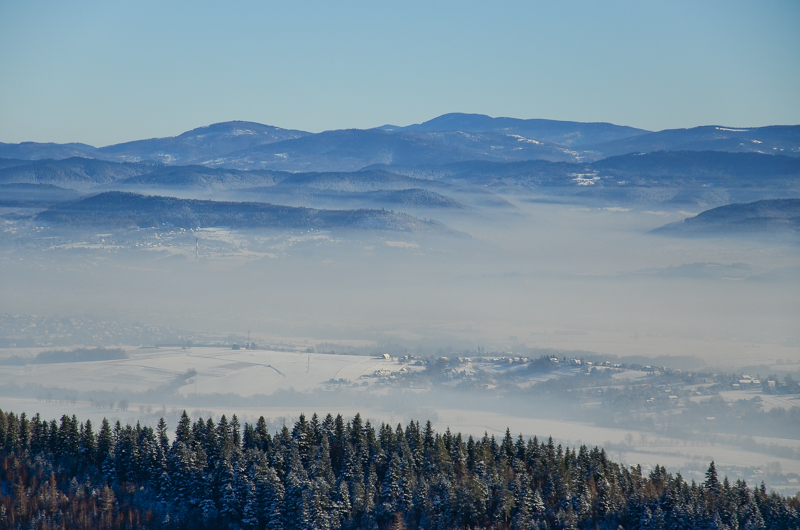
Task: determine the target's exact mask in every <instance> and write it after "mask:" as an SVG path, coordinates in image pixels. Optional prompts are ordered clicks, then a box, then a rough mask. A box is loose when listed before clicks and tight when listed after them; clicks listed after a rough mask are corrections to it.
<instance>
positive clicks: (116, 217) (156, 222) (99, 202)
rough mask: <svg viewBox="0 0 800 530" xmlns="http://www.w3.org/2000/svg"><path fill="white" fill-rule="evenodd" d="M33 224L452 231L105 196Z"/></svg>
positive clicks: (433, 225) (250, 206) (234, 205)
mask: <svg viewBox="0 0 800 530" xmlns="http://www.w3.org/2000/svg"><path fill="white" fill-rule="evenodd" d="M37 220H39V221H43V222H48V223H53V224H61V225H68V226H70V227H81V226H86V227H93V228H94V227H110V228H137V227H138V228H149V227H162V226H171V227H176V228H186V229H189V228H197V227H215V226H229V227H231V228H275V229H309V228H314V229H319V230H332V229H362V230H363V229H368V230H381V231H401V232H416V233H427V232H430V233H440V232H445V233H447V232H452V231H451V230H450V229H448V228H447V227H446V226H445V225H443V224H441V223H438V222H436V221H423V220H420V219H417V218H415V217H412V216H410V215H407V214H404V213H395V212H391V211H386V210H366V209H359V210H316V209H312V208H297V207H291V206H275V205H272V204H264V203H253V202H221V201H199V200H186V199H176V198H174V197H159V196H146V195H140V194H136V193H126V192H118V191H113V192H105V193H101V194H98V195H94V196H92V197H88V198H85V199H80V200H77V201H74V202H68V203H63V204H60V205H56V206H53V207H51V208H49V209H47V210H45V211H43V212H41V213H39V214H38V216H37Z"/></svg>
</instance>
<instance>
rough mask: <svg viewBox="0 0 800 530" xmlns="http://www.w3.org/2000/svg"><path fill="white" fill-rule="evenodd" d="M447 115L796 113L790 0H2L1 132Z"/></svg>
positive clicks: (153, 131) (107, 131)
mask: <svg viewBox="0 0 800 530" xmlns="http://www.w3.org/2000/svg"><path fill="white" fill-rule="evenodd" d="M446 112H475V113H482V114H489V115H492V116H512V117H519V118H550V119H561V120H575V121H609V122H613V123H618V124H624V125H632V126H636V127H642V128H646V129H653V130H658V129H664V128H676V127H692V126H696V125H703V124H721V125H730V126H758V125H767V124H778V123H780V124H797V123H800V2H796V1H785V2H767V1H762V2H735V1H724V2H720V1H702V2H696V1H693V2H682V1H675V0H673V1H669V2H649V1H647V2H644V1H641V2H615V1H604V2H599V1H598V2H588V1H586V2H532V1H529V2H466V1H459V2H445V1H440V2H430V1H427V2H415V1H403V2H366V1H364V2H348V1H339V2H306V1H292V2H288V1H287V2H267V1H259V2H247V1H239V2H225V3H223V2H202V1H193V2H182V1H169V2H163V1H160V2H148V1H142V0H140V1H136V2H128V1H113V2H108V1H102V2H80V1H76V2H39V1H32V0H26V1H11V0H7V1H4V2H2V3H0V141H2V142H19V141H26V140H31V141H41V142H43V141H54V142H68V141H80V142H86V143H90V144H92V145H107V144H111V143H117V142H122V141H127V140H134V139H140V138H149V137H157V136H171V135H175V134H179V133H181V132H183V131H186V130H188V129H191V128H194V127H198V126H201V125H207V124H209V123H214V122H219V121H226V120H234V119H240V120H249V121H257V122H261V123H267V124H270V125H277V126H279V127H285V128H293V129H302V130H308V131H315V132H316V131H322V130H326V129H338V128H350V127H358V128H367V127H375V126H379V125H382V124H385V123H393V124H397V125H407V124H410V123H417V122H420V121H424V120H427V119H430V118H433V117H435V116H438V115H441V114H444V113H446Z"/></svg>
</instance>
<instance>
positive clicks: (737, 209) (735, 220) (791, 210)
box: [652, 199, 800, 236]
mask: <svg viewBox="0 0 800 530" xmlns="http://www.w3.org/2000/svg"><path fill="white" fill-rule="evenodd" d="M652 232H653V233H655V234H662V235H669V236H708V235H736V234H752V233H793V234H800V199H772V200H763V201H755V202H751V203H746V204H728V205H725V206H720V207H718V208H713V209H711V210H706V211H705V212H702V213H700V214H698V215H696V216H694V217H689V218H687V219H684V220H683V221H679V222H677V223H670V224H668V225H664V226H662V227H660V228H656V229H655V230H653V231H652Z"/></svg>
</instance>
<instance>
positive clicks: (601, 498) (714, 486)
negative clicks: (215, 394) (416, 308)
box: [0, 411, 800, 530]
mask: <svg viewBox="0 0 800 530" xmlns="http://www.w3.org/2000/svg"><path fill="white" fill-rule="evenodd" d="M0 455H1V456H2V458H1V460H2V462H1V463H2V467H1V468H0V527H2V528H203V527H205V528H270V529H285V530H294V529H306V528H315V529H338V528H342V529H355V528H369V529H378V528H380V529H383V528H409V529H417V528H425V529H434V528H440V529H449V528H498V529H510V528H513V529H536V528H539V529H562V528H563V529H567V528H575V529H577V528H586V529H595V528H599V529H615V530H616V529H619V528H623V529H666V528H670V529H726V528H727V529H730V530H735V529H776V530H777V529H793V528H800V515H799V514H798V498H797V497H792V498H787V497H783V496H780V495H778V494H776V493H768V492H767V491H766V489H765V487H764V486H763V484H762V485H761V487H756V488H752V489H751V488H749V487H748V486H747V484H745V483H744V482H742V481H737V482H735V483H730V482H729V481H728V480H727V478H726V479H723V480H722V481H720V480H719V479H718V477H717V473H716V470H715V467H714V463H713V462H712V463H711V465H710V466H709V469H708V472H707V473H706V479H705V481H704V482H703V483H701V484H697V483H695V482H694V481H692V482H690V483H689V482H686V481H685V480H684V479H683V478H682V477H681V476H680V474H676V475H673V474H671V473H667V471H666V470H665V469H664V468H663V467H659V466H656V468H655V469H653V470H652V472H650V473H649V474H645V473H643V472H642V470H641V467H639V466H637V467H624V466H621V465H619V464H616V463H614V462H611V461H610V460H609V459H608V457H607V456H606V454H605V452H604V451H603V450H602V449H600V448H597V447H595V448H588V447H586V446H581V447H580V448H578V449H573V448H569V447H566V448H565V447H562V446H561V445H558V446H556V445H555V444H554V442H553V440H552V438H550V439H548V440H547V441H544V440H542V441H540V440H538V439H537V438H536V437H534V438H531V439H527V440H526V439H524V438H523V437H522V436H521V435H520V436H518V437H517V438H514V437H512V435H511V433H510V431H509V430H507V431H506V435H505V436H504V437H502V438H501V439H495V438H494V437H493V436H487V435H484V436H483V437H482V438H478V439H474V438H473V437H471V436H470V437H468V438H467V439H464V437H463V436H462V435H461V434H460V433H459V434H453V433H451V432H450V430H449V429H448V430H446V431H445V432H444V433H438V432H435V431H434V430H433V428H432V427H431V423H430V422H427V424H425V425H424V426H422V425H420V423H419V422H414V421H412V422H410V423H409V424H408V425H407V426H406V427H405V428H403V427H402V426H401V425H400V424H398V425H397V426H396V427H392V426H390V425H386V424H381V425H380V426H379V427H376V426H374V425H371V424H370V422H369V421H366V422H364V421H363V420H362V418H361V417H360V416H359V415H356V416H355V417H354V418H352V419H351V420H349V421H346V420H345V419H343V418H342V416H341V415H339V416H336V417H335V418H334V417H333V416H331V415H328V416H326V417H325V418H324V419H322V420H320V419H319V418H318V417H317V416H316V415H314V416H313V417H312V418H311V420H310V421H308V420H307V419H306V418H305V417H304V416H301V417H300V419H299V421H297V422H296V423H295V424H294V425H293V426H292V427H291V428H289V427H287V426H284V427H283V428H282V429H281V430H279V431H277V432H274V433H271V432H270V431H269V429H268V427H267V423H266V421H265V420H264V418H263V417H262V418H260V419H259V420H258V422H256V423H255V424H247V423H245V424H244V425H241V424H240V422H239V420H238V419H237V417H236V416H235V415H234V416H233V417H232V418H231V419H230V420H228V419H227V418H226V417H225V416H222V418H220V420H219V421H218V422H217V423H214V421H213V420H212V419H210V418H209V419H207V420H203V419H198V420H196V421H194V422H193V421H192V420H191V419H190V417H189V416H188V415H187V414H186V412H184V413H183V415H182V417H181V419H180V421H179V423H178V426H177V429H176V431H175V435H174V436H173V439H172V441H170V439H169V437H168V432H167V425H166V422H164V420H163V419H162V420H161V421H160V422H159V423H158V425H157V427H156V428H155V429H153V428H150V427H143V426H141V425H140V424H138V423H137V425H136V426H131V425H125V426H122V425H121V424H120V423H119V422H117V423H116V424H115V425H113V426H112V425H111V424H110V423H109V422H108V421H107V420H103V422H102V424H101V425H100V428H99V430H95V428H94V426H93V425H92V424H91V422H90V421H88V420H87V421H86V422H85V423H81V422H80V421H79V420H78V419H77V418H76V417H75V416H72V417H69V416H66V415H65V416H62V417H61V419H60V421H58V422H57V421H56V420H52V421H49V422H48V421H46V420H44V419H42V418H40V416H39V415H38V414H37V415H36V416H34V417H32V418H28V417H26V415H25V414H20V415H16V414H14V413H4V412H2V411H0Z"/></svg>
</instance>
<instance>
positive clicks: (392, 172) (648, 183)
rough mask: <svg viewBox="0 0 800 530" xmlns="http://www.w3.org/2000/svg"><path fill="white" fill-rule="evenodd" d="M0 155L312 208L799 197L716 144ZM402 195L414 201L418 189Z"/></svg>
mask: <svg viewBox="0 0 800 530" xmlns="http://www.w3.org/2000/svg"><path fill="white" fill-rule="evenodd" d="M3 162H4V161H3V160H0V168H2V169H0V185H3V184H46V185H51V186H58V187H60V188H66V189H74V190H79V191H83V192H94V193H97V192H99V191H111V190H120V191H134V192H143V193H150V194H158V195H164V194H169V195H178V196H187V195H188V196H189V197H193V196H194V197H198V196H206V197H211V196H213V194H215V193H218V192H230V191H233V190H239V193H237V194H233V195H231V194H227V195H226V198H236V199H244V200H266V201H267V202H276V203H280V204H293V205H311V204H312V202H309V199H311V198H313V199H315V201H316V203H317V204H324V205H325V207H336V203H337V201H338V202H342V203H343V204H344V203H345V202H346V203H347V206H348V207H351V206H354V205H357V204H358V202H359V201H362V203H363V205H364V206H370V207H371V206H374V205H381V206H382V205H388V204H396V203H394V202H385V201H395V200H400V197H401V195H397V194H395V195H387V194H376V193H373V194H372V195H366V193H368V192H379V191H400V190H427V191H428V192H430V193H435V194H437V196H438V198H436V199H435V200H434V199H433V197H434V196H433V195H430V194H429V195H428V199H430V200H419V201H417V200H414V201H411V203H413V204H415V205H417V206H419V207H424V206H423V205H425V204H429V205H433V204H437V205H439V207H440V206H442V205H445V204H448V200H447V199H449V200H450V201H452V203H451V204H453V205H454V204H456V203H463V202H465V201H466V203H467V204H478V203H480V204H483V205H484V206H488V205H490V204H495V205H498V206H508V203H507V202H506V201H505V200H503V199H501V198H500V197H497V195H494V194H511V195H515V194H524V195H530V194H540V195H541V194H544V195H548V196H558V197H562V198H563V199H564V200H580V199H592V198H593V199H599V200H603V201H607V202H622V203H637V202H638V203H673V204H693V205H698V206H701V207H708V206H718V205H721V204H725V203H729V202H732V201H747V200H755V199H762V198H773V197H778V198H780V197H791V196H797V195H800V158H794V157H787V156H781V155H765V154H760V153H728V152H720V151H709V152H706V151H676V152H665V151H660V152H655V153H646V154H628V155H621V156H614V157H609V158H606V159H603V160H599V161H596V162H590V163H574V162H550V161H546V160H532V161H519V162H497V161H482V160H477V161H476V160H468V161H461V162H453V163H449V164H428V165H420V166H411V165H408V166H407V165H388V164H377V165H372V166H369V167H368V168H366V169H364V170H360V171H351V172H301V173H293V172H288V171H275V170H250V171H245V170H238V169H227V168H214V167H207V166H203V165H187V166H174V165H171V166H165V165H161V164H153V163H131V162H125V163H120V162H107V161H103V160H94V159H87V158H76V157H74V158H68V159H65V160H40V161H32V162H23V163H20V161H18V160H14V161H9V162H8V163H7V164H4V163H3ZM4 165H5V166H7V167H3V166H4ZM248 194H249V195H248ZM406 196H407V197H411V196H414V197H417V198H421V195H419V192H415V193H414V194H411V193H407V194H406ZM456 196H457V197H456ZM407 197H406V198H407ZM492 197H494V198H492ZM304 201H305V202H304ZM320 201H322V202H320ZM376 201H377V202H376ZM487 201H488V202H487ZM411 203H407V202H402V204H411Z"/></svg>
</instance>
